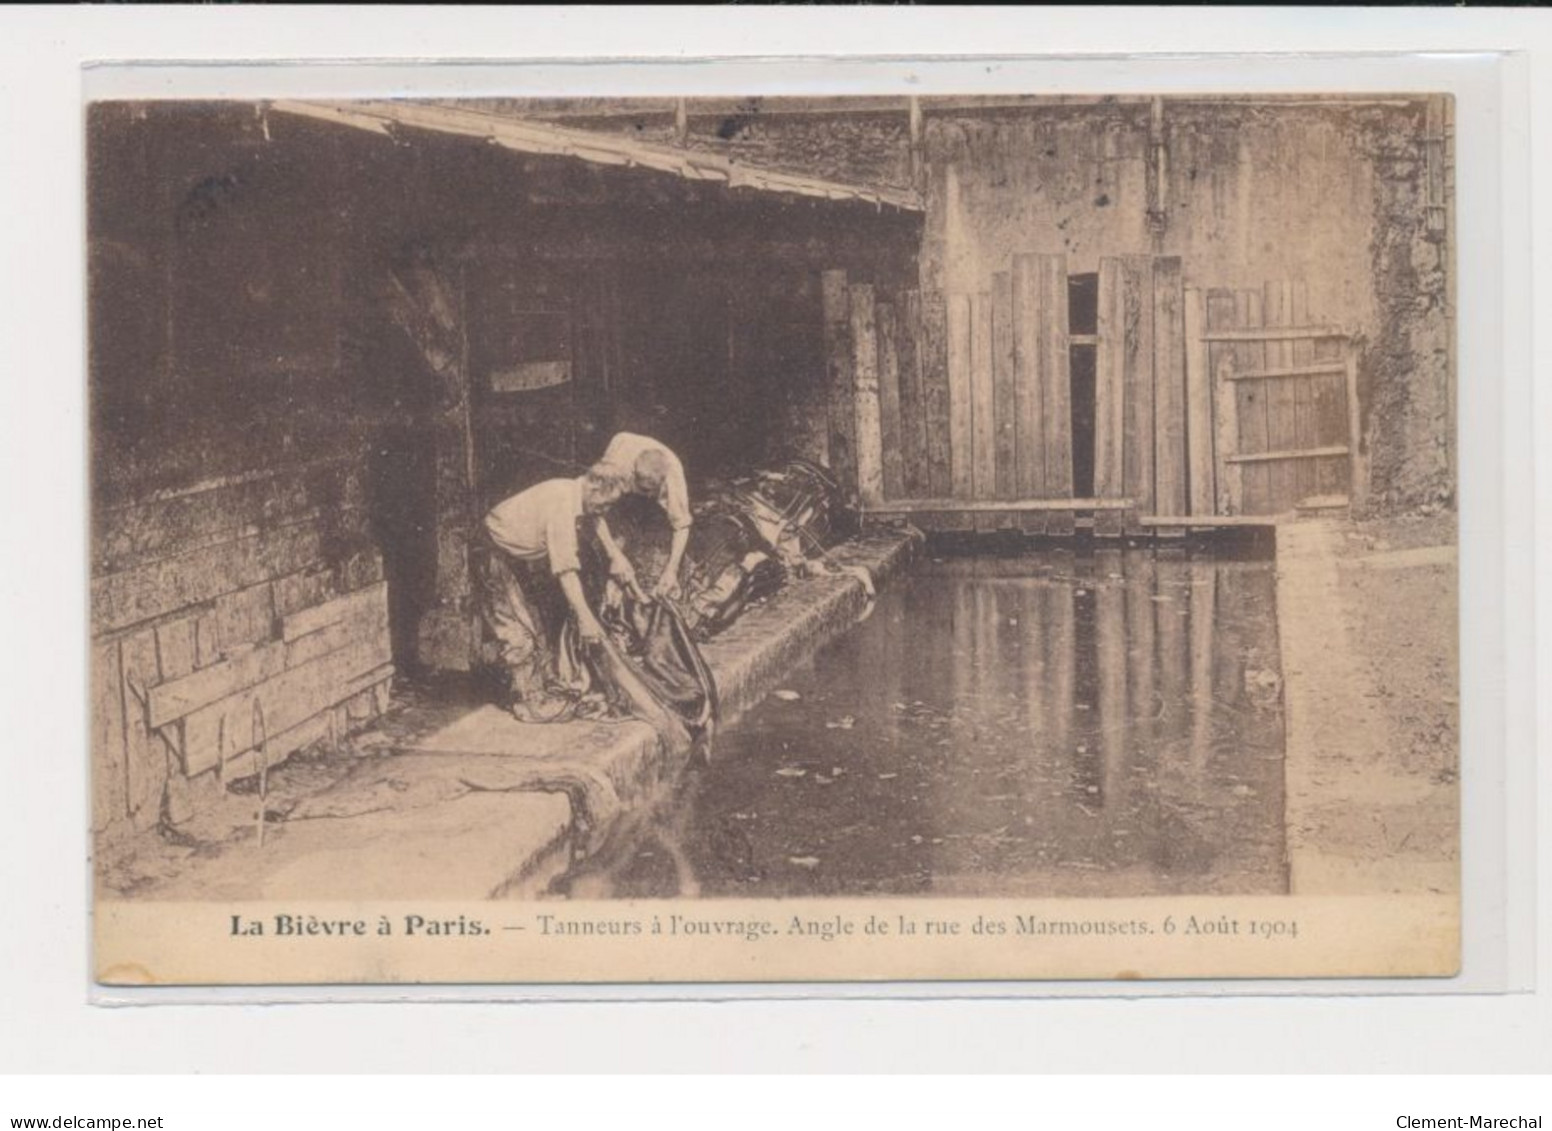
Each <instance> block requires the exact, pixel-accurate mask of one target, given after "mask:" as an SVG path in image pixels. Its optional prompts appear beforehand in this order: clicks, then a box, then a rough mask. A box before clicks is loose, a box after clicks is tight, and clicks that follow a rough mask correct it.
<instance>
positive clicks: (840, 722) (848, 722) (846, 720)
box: [825, 715, 857, 730]
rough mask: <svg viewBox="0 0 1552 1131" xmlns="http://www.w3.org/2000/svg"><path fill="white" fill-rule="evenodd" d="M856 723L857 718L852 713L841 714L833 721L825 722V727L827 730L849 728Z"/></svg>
mask: <svg viewBox="0 0 1552 1131" xmlns="http://www.w3.org/2000/svg"><path fill="white" fill-rule="evenodd" d="M856 725H857V720H856V718H855V717H854V716H852V715H842V716H841V717H840V718H838V719H836V720H835V721H834V722H833V723H825V727H826V729H828V730H850V729H851V728H852V727H854V726H856Z"/></svg>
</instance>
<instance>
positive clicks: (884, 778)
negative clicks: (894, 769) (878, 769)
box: [878, 774, 900, 781]
mask: <svg viewBox="0 0 1552 1131" xmlns="http://www.w3.org/2000/svg"><path fill="white" fill-rule="evenodd" d="M899 776H900V775H899V774H879V775H878V780H879V781H888V780H889V779H890V778H897V777H899Z"/></svg>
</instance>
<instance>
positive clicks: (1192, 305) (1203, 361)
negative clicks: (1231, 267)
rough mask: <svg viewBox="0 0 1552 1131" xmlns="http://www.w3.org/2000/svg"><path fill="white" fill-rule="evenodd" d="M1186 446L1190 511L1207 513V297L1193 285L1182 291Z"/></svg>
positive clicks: (1210, 508)
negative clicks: (1183, 308)
mask: <svg viewBox="0 0 1552 1131" xmlns="http://www.w3.org/2000/svg"><path fill="white" fill-rule="evenodd" d="M1185 307H1186V309H1185V338H1186V341H1185V354H1186V448H1187V460H1186V462H1187V468H1188V470H1187V478H1188V479H1189V481H1190V483H1189V487H1190V507H1191V510H1190V513H1191V514H1200V515H1210V514H1212V513H1213V512H1214V507H1215V506H1216V497H1217V486H1216V483H1215V479H1214V473H1213V398H1212V385H1213V381H1212V373H1211V371H1209V370H1208V368H1207V343H1206V342H1204V341H1202V335H1203V334H1204V333H1206V332H1207V298H1206V296H1205V295H1203V294H1202V292H1201V291H1200V290H1198V289H1197V288H1195V287H1193V288H1191V289H1190V290H1188V291H1186V292H1185Z"/></svg>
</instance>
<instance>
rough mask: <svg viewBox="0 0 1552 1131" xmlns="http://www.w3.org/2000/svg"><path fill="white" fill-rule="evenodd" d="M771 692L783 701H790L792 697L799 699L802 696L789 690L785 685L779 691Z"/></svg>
mask: <svg viewBox="0 0 1552 1131" xmlns="http://www.w3.org/2000/svg"><path fill="white" fill-rule="evenodd" d="M771 694H772V695H774V696H776V698H778V699H780V700H781V701H782V702H784V703H791V702H792V701H793V700H794V699H801V698H803V697H802V696H801V695H799V694H798V693H797V692H796V691H789V690H788V689H787V688H785V687H784V688H782V689H781V690H780V691H773V692H771Z"/></svg>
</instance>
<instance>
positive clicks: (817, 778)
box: [814, 774, 835, 785]
mask: <svg viewBox="0 0 1552 1131" xmlns="http://www.w3.org/2000/svg"><path fill="white" fill-rule="evenodd" d="M814 780H815V781H816V782H818V783H819V784H820V785H830V784H831V783H833V782H834V781H835V779H834V778H827V777H825V776H824V775H823V774H815V775H814Z"/></svg>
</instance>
